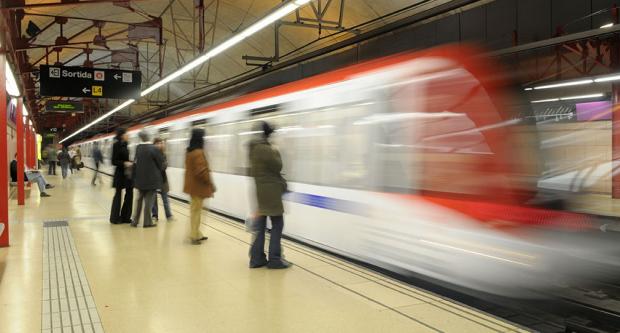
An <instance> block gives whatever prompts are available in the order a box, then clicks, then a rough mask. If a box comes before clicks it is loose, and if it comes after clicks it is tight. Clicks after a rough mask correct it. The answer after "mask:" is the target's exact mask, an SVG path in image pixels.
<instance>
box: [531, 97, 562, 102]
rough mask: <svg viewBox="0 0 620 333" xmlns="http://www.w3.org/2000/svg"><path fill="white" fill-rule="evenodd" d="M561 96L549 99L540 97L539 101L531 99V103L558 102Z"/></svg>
mask: <svg viewBox="0 0 620 333" xmlns="http://www.w3.org/2000/svg"><path fill="white" fill-rule="evenodd" d="M559 100H560V99H559V98H549V99H539V100H537V101H531V103H547V102H557V101H559Z"/></svg>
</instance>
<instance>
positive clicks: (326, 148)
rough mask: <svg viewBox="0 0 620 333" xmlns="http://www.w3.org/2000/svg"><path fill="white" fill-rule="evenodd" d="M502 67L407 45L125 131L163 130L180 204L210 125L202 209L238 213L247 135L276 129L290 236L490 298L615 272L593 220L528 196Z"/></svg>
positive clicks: (523, 127)
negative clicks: (197, 138) (199, 136)
mask: <svg viewBox="0 0 620 333" xmlns="http://www.w3.org/2000/svg"><path fill="white" fill-rule="evenodd" d="M500 73H501V70H500V68H499V67H497V66H495V65H494V64H492V63H490V62H489V61H487V60H485V59H483V58H481V57H479V55H478V53H477V52H475V51H474V50H472V49H468V48H464V47H456V46H444V47H441V48H437V49H433V50H429V51H424V52H420V53H407V54H401V55H397V56H392V57H388V58H383V59H379V60H375V61H371V62H368V63H363V64H359V65H355V66H351V67H347V68H344V69H341V70H337V71H334V72H330V73H326V74H322V75H318V76H315V77H311V78H308V79H304V80H301V81H298V82H295V83H291V84H286V85H283V86H280V87H276V88H272V89H268V90H265V91H262V92H258V93H253V94H249V95H246V96H242V97H238V98H236V99H233V100H231V101H229V102H225V103H222V104H218V105H213V106H207V107H204V108H201V109H197V110H194V111H190V112H185V113H181V114H178V115H174V116H171V117H169V118H164V119H160V120H157V121H154V122H151V123H148V124H141V125H138V126H135V127H132V128H131V129H130V137H131V139H130V147H131V148H133V147H134V146H135V145H136V143H137V131H138V130H139V129H141V128H147V129H148V130H149V131H151V132H152V134H153V135H157V136H160V137H162V138H164V139H165V140H166V141H167V152H166V153H167V158H168V164H169V168H168V179H169V182H170V191H171V192H170V194H171V195H172V196H174V197H178V198H182V199H187V196H186V195H185V194H184V193H182V186H183V173H184V169H183V164H184V155H185V148H186V146H187V143H188V138H189V132H190V129H191V128H192V127H203V128H205V129H206V133H207V136H206V137H205V139H206V151H207V154H208V159H209V161H210V163H211V168H212V172H213V178H214V181H215V182H216V184H217V187H218V192H217V193H216V195H215V198H213V199H212V200H209V202H208V203H207V204H208V208H209V209H212V210H215V211H218V212H221V213H224V214H227V215H230V216H233V217H236V218H241V219H244V218H246V217H247V216H248V214H250V213H251V211H252V209H253V208H252V207H253V205H252V196H253V193H252V179H251V178H249V177H247V176H246V175H247V171H248V159H247V143H248V141H249V140H250V139H252V138H254V137H255V136H256V135H260V134H259V133H257V132H256V131H255V128H256V124H257V123H258V122H259V121H261V120H265V121H268V122H270V123H273V124H274V125H275V126H276V127H277V128H278V130H277V132H276V134H275V136H274V138H273V142H274V144H275V145H277V146H278V148H279V149H280V151H281V153H282V158H283V162H284V177H285V178H287V179H288V181H289V189H290V190H291V192H290V193H289V194H287V195H286V196H285V209H286V215H285V221H286V227H285V234H287V235H288V236H290V237H293V238H296V239H298V240H300V241H303V242H307V243H310V244H312V245H315V246H318V247H321V248H324V249H327V250H329V251H333V252H336V253H339V254H341V255H345V256H348V257H351V258H354V259H357V260H361V261H364V262H367V263H370V264H373V265H378V266H381V267H384V268H387V269H390V270H394V271H398V272H401V273H405V274H408V273H416V274H418V275H423V276H428V277H431V278H433V279H438V280H441V281H445V282H447V283H450V284H454V285H458V286H462V287H466V288H469V289H474V290H482V291H485V292H490V293H498V294H509V295H518V296H523V295H524V290H539V289H544V288H550V287H552V286H553V284H554V283H555V282H556V281H555V278H556V277H560V276H571V277H576V276H592V275H600V274H611V273H610V272H615V270H616V269H617V263H616V262H614V260H613V258H614V251H615V250H614V249H613V246H612V245H613V244H610V243H607V242H605V241H603V240H601V239H598V238H597V236H596V230H595V229H594V224H593V221H592V220H591V218H589V217H587V216H583V215H578V214H573V213H569V212H564V211H559V210H550V209H545V208H542V207H538V206H534V205H532V204H530V203H531V202H532V201H533V199H535V197H536V195H537V188H536V183H537V181H538V177H539V174H540V171H539V166H538V163H539V156H538V153H539V152H538V149H537V143H536V140H535V138H534V137H533V136H532V135H526V134H527V133H532V132H534V131H533V130H532V128H531V127H533V125H529V124H527V123H525V122H524V121H523V120H522V119H519V118H518V117H515V116H514V114H513V113H512V109H511V107H510V105H512V102H513V101H511V100H510V99H511V97H510V94H509V91H508V90H507V85H506V84H504V83H502V82H501V80H500V79H499V77H501V75H499V74H500ZM515 114H516V113H515ZM94 141H99V142H100V143H102V145H101V148H102V151H103V152H104V156H105V157H106V161H107V162H108V163H109V158H110V154H111V146H112V142H113V135H112V134H106V135H101V136H98V137H95V138H92V139H89V140H86V141H83V142H79V143H76V145H79V146H80V147H81V150H82V154H83V155H84V156H85V157H86V158H85V161H86V163H87V164H89V163H91V164H92V162H91V160H90V158H89V157H90V155H91V154H92V143H93V142H94ZM112 168H113V167H112V166H110V165H109V164H108V165H106V166H105V167H104V171H106V172H108V173H112V171H113V170H112ZM565 240H567V241H565ZM231 255H234V254H231ZM584 265H587V267H590V268H591V269H583V267H585V266H584Z"/></svg>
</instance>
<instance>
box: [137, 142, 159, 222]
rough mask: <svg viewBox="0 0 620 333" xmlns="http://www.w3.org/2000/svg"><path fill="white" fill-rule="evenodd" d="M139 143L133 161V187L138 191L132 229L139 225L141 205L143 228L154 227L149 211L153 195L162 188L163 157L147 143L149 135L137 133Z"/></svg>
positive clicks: (153, 198) (155, 148)
mask: <svg viewBox="0 0 620 333" xmlns="http://www.w3.org/2000/svg"><path fill="white" fill-rule="evenodd" d="M138 136H139V137H140V141H142V143H140V144H139V145H138V147H137V148H136V158H135V159H134V176H135V177H134V186H135V187H136V189H138V191H139V194H138V199H137V200H136V209H135V212H134V218H133V221H132V222H131V226H132V227H134V228H135V227H137V226H138V224H140V215H141V213H142V205H143V204H144V224H143V226H144V228H150V227H156V226H157V225H156V224H154V223H153V220H152V219H151V209H152V208H153V202H154V201H155V193H156V191H157V190H159V189H161V188H162V186H163V183H164V181H163V172H164V157H163V154H162V152H161V150H159V149H158V148H157V147H155V146H154V145H153V144H151V143H149V134H148V133H147V132H146V131H145V130H142V131H140V133H138Z"/></svg>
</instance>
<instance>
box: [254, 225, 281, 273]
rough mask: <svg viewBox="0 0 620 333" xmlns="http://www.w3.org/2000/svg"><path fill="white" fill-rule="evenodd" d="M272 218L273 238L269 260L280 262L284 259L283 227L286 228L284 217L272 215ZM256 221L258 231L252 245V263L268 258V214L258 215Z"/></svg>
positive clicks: (270, 242) (270, 244)
mask: <svg viewBox="0 0 620 333" xmlns="http://www.w3.org/2000/svg"><path fill="white" fill-rule="evenodd" d="M269 218H270V219H271V239H270V240H269V261H271V262H278V261H280V260H282V244H281V242H282V229H284V218H283V217H282V215H280V216H270V217H269ZM255 223H256V224H257V226H256V227H257V230H258V231H257V232H256V234H255V235H254V241H253V242H252V247H250V265H255V264H260V263H263V262H265V260H267V258H266V256H265V227H266V225H267V216H258V217H257V218H256V221H255Z"/></svg>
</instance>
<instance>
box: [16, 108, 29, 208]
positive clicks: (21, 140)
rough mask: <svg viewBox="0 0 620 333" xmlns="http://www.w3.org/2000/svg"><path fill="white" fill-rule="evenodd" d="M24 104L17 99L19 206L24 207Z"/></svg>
mask: <svg viewBox="0 0 620 333" xmlns="http://www.w3.org/2000/svg"><path fill="white" fill-rule="evenodd" d="M23 108H24V104H23V102H22V98H21V97H19V98H18V99H17V115H16V117H15V122H16V124H15V127H17V131H16V132H17V204H18V205H20V206H23V205H24V201H25V200H26V198H25V191H24V171H25V170H24V118H23V116H22V113H23Z"/></svg>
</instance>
